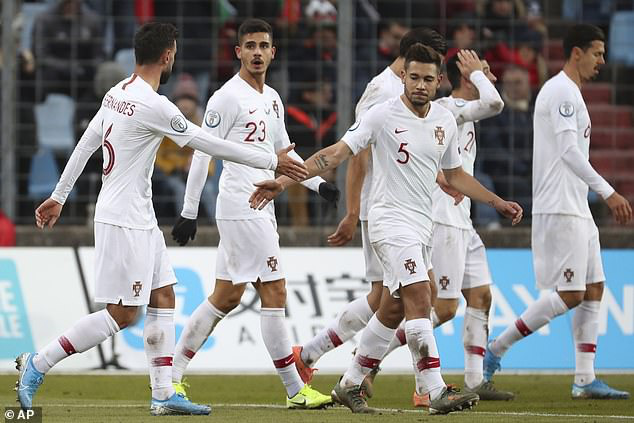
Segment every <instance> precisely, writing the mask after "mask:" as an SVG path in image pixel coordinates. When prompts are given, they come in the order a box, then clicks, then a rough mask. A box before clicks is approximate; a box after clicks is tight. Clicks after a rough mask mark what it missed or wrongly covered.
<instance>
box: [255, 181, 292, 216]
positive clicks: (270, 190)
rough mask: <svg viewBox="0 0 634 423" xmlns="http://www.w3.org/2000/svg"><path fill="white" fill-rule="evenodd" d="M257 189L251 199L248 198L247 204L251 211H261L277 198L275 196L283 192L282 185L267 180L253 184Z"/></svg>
mask: <svg viewBox="0 0 634 423" xmlns="http://www.w3.org/2000/svg"><path fill="white" fill-rule="evenodd" d="M253 185H255V186H256V187H257V189H256V190H255V191H253V194H251V197H249V204H250V205H251V208H252V209H257V210H262V209H263V208H264V207H266V205H267V204H269V202H270V201H271V200H272V199H274V198H275V197H277V195H278V194H279V193H280V192H282V191H284V187H283V186H282V184H280V183H279V182H277V181H275V180H268V181H262V182H258V183H256V184H253Z"/></svg>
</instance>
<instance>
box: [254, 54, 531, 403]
mask: <svg viewBox="0 0 634 423" xmlns="http://www.w3.org/2000/svg"><path fill="white" fill-rule="evenodd" d="M440 67H441V58H440V55H438V53H436V52H435V51H434V50H432V49H431V48H429V47H427V46H424V45H422V44H415V45H414V46H412V47H410V49H409V50H408V51H407V54H406V56H405V63H404V73H403V84H404V94H402V95H401V96H399V97H395V98H393V99H390V100H388V101H386V102H383V103H380V104H378V105H376V106H374V107H373V108H371V109H370V110H369V111H368V112H367V113H366V114H365V115H363V117H361V119H360V120H358V121H357V122H355V123H354V124H353V126H352V127H350V129H349V130H348V132H346V134H345V135H344V137H343V139H342V140H340V141H339V142H337V143H336V144H335V145H333V146H330V147H328V148H325V149H323V150H320V151H319V152H317V153H315V154H314V155H313V156H312V157H311V158H310V159H308V160H307V161H306V165H307V167H308V170H309V176H313V175H316V174H319V173H321V172H324V171H326V170H328V169H332V168H334V167H336V166H337V165H339V164H340V163H341V162H342V161H343V160H345V159H347V158H348V157H350V156H351V155H353V154H357V153H359V152H360V151H361V150H363V149H365V148H367V147H369V146H370V145H372V147H373V148H372V157H373V165H374V175H373V181H372V182H373V186H372V191H371V194H370V196H371V199H370V203H369V204H370V210H369V211H368V218H369V221H368V223H369V226H368V232H369V237H370V242H371V243H372V247H373V248H374V251H375V252H376V254H377V256H378V258H379V260H380V262H381V267H382V270H383V275H384V279H383V293H382V295H381V302H380V305H379V308H378V310H377V312H376V314H374V316H373V317H372V318H371V319H370V321H369V322H368V325H367V327H366V330H365V331H363V334H362V336H361V341H360V344H359V346H358V348H357V351H356V354H355V357H354V360H353V362H352V363H351V365H350V367H349V368H348V370H347V371H346V373H345V374H344V375H343V377H342V379H341V380H340V381H339V382H338V383H337V384H336V385H335V387H334V394H335V395H336V397H337V399H338V400H339V401H340V402H341V403H343V404H344V405H346V406H347V407H349V408H350V409H351V410H352V411H353V412H355V413H372V412H374V410H373V409H372V408H370V407H368V405H367V402H366V400H365V398H364V397H363V395H362V393H361V382H362V381H363V379H364V378H365V377H366V376H367V375H368V373H369V372H370V371H371V370H372V369H374V368H375V367H376V365H377V364H378V363H379V362H380V360H381V358H382V357H383V355H384V354H385V352H386V350H387V347H388V344H389V343H390V341H391V340H392V338H393V337H394V335H395V333H396V328H397V326H398V325H399V323H400V322H401V320H402V319H403V317H405V319H406V323H405V333H406V337H407V344H408V346H409V348H410V352H411V354H412V359H413V364H414V371H415V372H417V373H418V374H419V378H420V380H421V381H422V385H423V388H424V391H425V392H429V395H430V399H431V404H430V408H429V410H430V413H432V414H440V413H449V412H451V411H456V410H462V409H465V408H470V407H472V406H473V405H474V404H475V403H476V402H477V401H478V395H477V394H475V393H472V392H465V393H459V392H457V391H455V390H454V389H453V388H451V387H447V386H446V385H445V383H444V381H443V379H442V376H441V374H440V358H439V354H438V349H437V347H436V341H435V339H434V334H433V329H432V324H431V320H430V312H431V288H430V283H429V277H428V273H427V269H429V268H430V260H431V257H430V255H431V246H430V245H431V232H432V218H431V204H432V192H433V189H434V187H435V185H436V177H437V175H438V171H439V170H440V168H442V169H443V170H444V173H445V177H446V178H447V181H448V182H449V184H450V185H451V186H453V187H454V188H455V189H456V190H458V191H459V192H461V193H463V194H464V195H468V196H469V197H471V198H473V199H474V200H477V201H482V202H486V203H488V204H490V205H491V206H493V207H495V208H496V209H497V210H498V211H499V212H500V213H502V214H503V215H505V216H507V217H509V218H511V219H513V223H514V224H515V223H518V222H519V221H520V220H521V218H522V208H521V207H520V206H519V205H518V204H516V203H512V202H507V201H504V200H502V199H501V198H499V197H498V196H496V195H495V194H493V193H491V192H490V191H488V190H487V189H486V188H484V187H483V186H482V185H480V183H479V182H477V181H476V180H475V179H474V178H473V176H471V175H469V174H468V173H466V172H465V171H464V170H463V169H462V167H461V159H460V154H459V152H458V144H457V126H456V120H455V118H454V116H453V114H452V113H451V112H449V111H448V110H447V109H445V108H444V107H442V106H440V105H438V104H435V103H433V102H432V101H431V99H432V98H433V97H434V95H435V94H436V90H437V88H438V85H439V84H440ZM292 182H293V181H292V180H290V179H288V178H284V177H280V178H278V180H275V181H263V182H261V183H258V184H257V186H258V189H257V190H256V191H255V192H254V193H253V195H252V196H251V206H252V207H257V208H262V207H264V206H265V205H266V204H267V202H268V201H269V200H270V199H271V198H272V197H273V196H275V195H277V194H279V192H281V191H282V190H283V189H284V188H285V187H286V186H288V185H289V184H290V183H292Z"/></svg>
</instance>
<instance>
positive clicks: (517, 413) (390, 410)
mask: <svg viewBox="0 0 634 423" xmlns="http://www.w3.org/2000/svg"><path fill="white" fill-rule="evenodd" d="M111 405H112V402H108V403H97V404H63V403H62V404H60V403H50V404H47V403H43V404H38V406H42V407H71V408H95V407H106V406H111ZM117 407H122V408H140V407H149V403H147V402H143V403H141V402H138V403H136V402H135V403H128V404H117ZM237 407H242V408H271V409H286V406H284V405H281V404H237V403H236V404H226V403H220V404H211V408H212V410H213V409H214V408H237ZM340 409H341V410H342V411H343V407H340ZM376 410H379V411H383V412H387V413H418V414H421V413H424V412H421V411H420V410H406V409H405V410H403V409H398V408H377V409H376ZM458 413H459V414H475V415H480V416H517V417H568V418H571V417H574V418H581V419H592V418H595V419H623V420H634V416H617V415H615V416H606V415H602V414H563V413H533V412H529V411H462V412H458Z"/></svg>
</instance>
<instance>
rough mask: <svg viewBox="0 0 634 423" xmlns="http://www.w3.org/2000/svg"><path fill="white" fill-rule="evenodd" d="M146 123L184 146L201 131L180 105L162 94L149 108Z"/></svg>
mask: <svg viewBox="0 0 634 423" xmlns="http://www.w3.org/2000/svg"><path fill="white" fill-rule="evenodd" d="M144 123H145V125H146V126H147V127H148V129H150V130H151V131H154V132H156V133H158V134H161V135H163V136H166V137H169V138H170V139H171V140H172V141H174V142H175V143H176V144H177V145H178V146H180V147H184V146H185V145H186V144H187V143H188V142H189V141H191V139H192V138H194V137H195V136H196V134H197V133H198V131H200V127H199V126H198V125H196V124H194V123H192V122H190V121H189V120H187V119H186V118H185V116H183V114H182V113H181V111H180V110H178V107H176V105H175V104H174V103H172V102H171V101H169V100H168V99H167V98H166V97H164V96H160V97H159V100H158V101H157V102H156V103H155V104H154V105H153V107H152V109H151V110H149V112H148V113H147V116H146V118H145V122H144Z"/></svg>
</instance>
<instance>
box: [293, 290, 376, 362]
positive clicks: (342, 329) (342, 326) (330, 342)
mask: <svg viewBox="0 0 634 423" xmlns="http://www.w3.org/2000/svg"><path fill="white" fill-rule="evenodd" d="M373 314H374V312H373V311H372V309H371V308H370V304H368V299H367V297H365V296H364V297H361V298H357V299H356V300H354V301H352V302H350V303H348V304H346V306H345V307H344V308H343V310H341V311H340V312H339V314H338V315H337V317H335V320H333V321H331V322H330V324H329V325H328V327H326V328H324V329H322V330H321V331H319V333H318V334H317V335H315V336H314V337H313V339H311V340H310V341H308V343H307V344H306V345H304V348H303V349H302V360H303V361H304V363H306V364H307V365H309V366H310V365H312V364H314V363H315V362H317V360H319V359H320V358H321V356H322V355H324V354H325V353H327V352H328V351H330V350H333V349H335V348H337V347H338V346H339V345H341V344H343V343H344V342H346V341H347V340H349V339H351V338H352V337H353V336H354V335H356V334H357V332H359V331H360V330H361V329H363V328H364V327H366V325H367V324H368V321H369V320H370V317H372V315H373Z"/></svg>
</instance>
